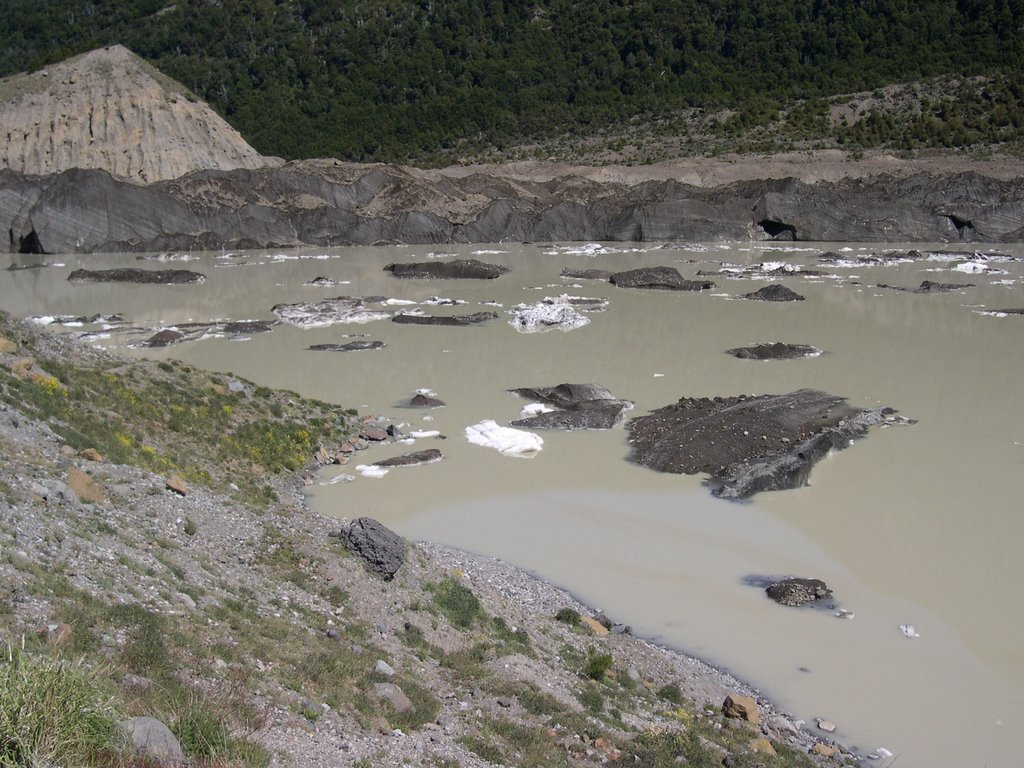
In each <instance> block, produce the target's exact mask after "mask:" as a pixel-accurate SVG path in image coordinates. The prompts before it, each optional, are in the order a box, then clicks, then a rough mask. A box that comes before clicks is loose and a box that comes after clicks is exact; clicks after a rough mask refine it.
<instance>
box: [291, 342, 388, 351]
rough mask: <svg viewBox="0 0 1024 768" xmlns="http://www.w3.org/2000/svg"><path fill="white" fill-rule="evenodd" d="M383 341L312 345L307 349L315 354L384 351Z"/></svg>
mask: <svg viewBox="0 0 1024 768" xmlns="http://www.w3.org/2000/svg"><path fill="white" fill-rule="evenodd" d="M386 346H387V345H386V344H385V343H384V342H383V341H350V342H348V343H347V344H312V345H311V346H308V347H306V349H309V350H312V351H313V352H362V351H363V350H367V349H384V347H386Z"/></svg>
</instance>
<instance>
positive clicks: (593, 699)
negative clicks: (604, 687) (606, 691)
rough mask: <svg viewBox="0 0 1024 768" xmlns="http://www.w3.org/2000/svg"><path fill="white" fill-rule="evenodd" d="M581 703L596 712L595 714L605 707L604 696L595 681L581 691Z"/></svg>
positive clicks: (589, 710) (590, 710)
mask: <svg viewBox="0 0 1024 768" xmlns="http://www.w3.org/2000/svg"><path fill="white" fill-rule="evenodd" d="M580 704H582V705H583V706H584V708H586V710H587V711H588V712H594V713H595V714H596V713H598V712H600V711H601V710H602V709H604V696H602V695H601V692H600V691H599V690H597V686H596V685H594V684H593V683H588V684H587V687H586V688H584V689H583V691H582V692H581V693H580Z"/></svg>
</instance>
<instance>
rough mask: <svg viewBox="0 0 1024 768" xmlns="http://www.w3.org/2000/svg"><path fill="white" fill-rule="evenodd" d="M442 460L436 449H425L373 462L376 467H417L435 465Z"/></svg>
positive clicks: (441, 454)
mask: <svg viewBox="0 0 1024 768" xmlns="http://www.w3.org/2000/svg"><path fill="white" fill-rule="evenodd" d="M443 458H444V454H443V453H441V451H439V450H438V449H437V448H427V449H426V450H423V451H412V452H410V453H403V454H402V455H401V456H393V457H391V458H390V459H384V460H383V461H376V462H374V466H376V467H388V468H390V467H418V466H420V465H421V464H435V463H437V462H439V461H441V460H442V459H443Z"/></svg>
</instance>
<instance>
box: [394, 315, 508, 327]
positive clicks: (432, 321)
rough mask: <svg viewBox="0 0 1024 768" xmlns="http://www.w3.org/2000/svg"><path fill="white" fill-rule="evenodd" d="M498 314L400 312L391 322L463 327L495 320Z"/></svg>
mask: <svg viewBox="0 0 1024 768" xmlns="http://www.w3.org/2000/svg"><path fill="white" fill-rule="evenodd" d="M497 318H498V315H497V314H496V313H494V312H475V313H473V314H472V315H448V316H445V315H413V314H401V315H395V316H394V317H392V318H391V321H392V322H393V323H402V324H405V325H447V326H458V327H463V326H467V325H476V324H477V323H486V322H487V321H488V320H496V319H497Z"/></svg>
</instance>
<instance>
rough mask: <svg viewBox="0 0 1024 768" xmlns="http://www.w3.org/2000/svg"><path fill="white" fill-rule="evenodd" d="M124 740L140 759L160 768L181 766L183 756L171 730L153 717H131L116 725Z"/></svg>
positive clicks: (183, 759)
mask: <svg viewBox="0 0 1024 768" xmlns="http://www.w3.org/2000/svg"><path fill="white" fill-rule="evenodd" d="M117 727H118V730H119V731H121V733H122V734H124V737H125V740H126V741H127V742H128V743H129V744H131V746H132V749H133V750H134V751H135V753H136V754H138V755H139V756H140V757H142V758H144V759H148V760H153V761H155V762H156V763H157V764H158V765H159V766H161V768H177V766H180V765H183V764H184V761H185V755H184V754H183V753H182V751H181V744H180V743H179V742H178V740H177V739H176V738H175V736H174V734H173V733H171V730H170V729H169V728H168V727H167V726H166V725H164V724H163V723H162V722H160V721H159V720H157V719H156V718H154V717H133V718H131V719H130V720H122V721H121V722H119V723H118V724H117Z"/></svg>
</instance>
